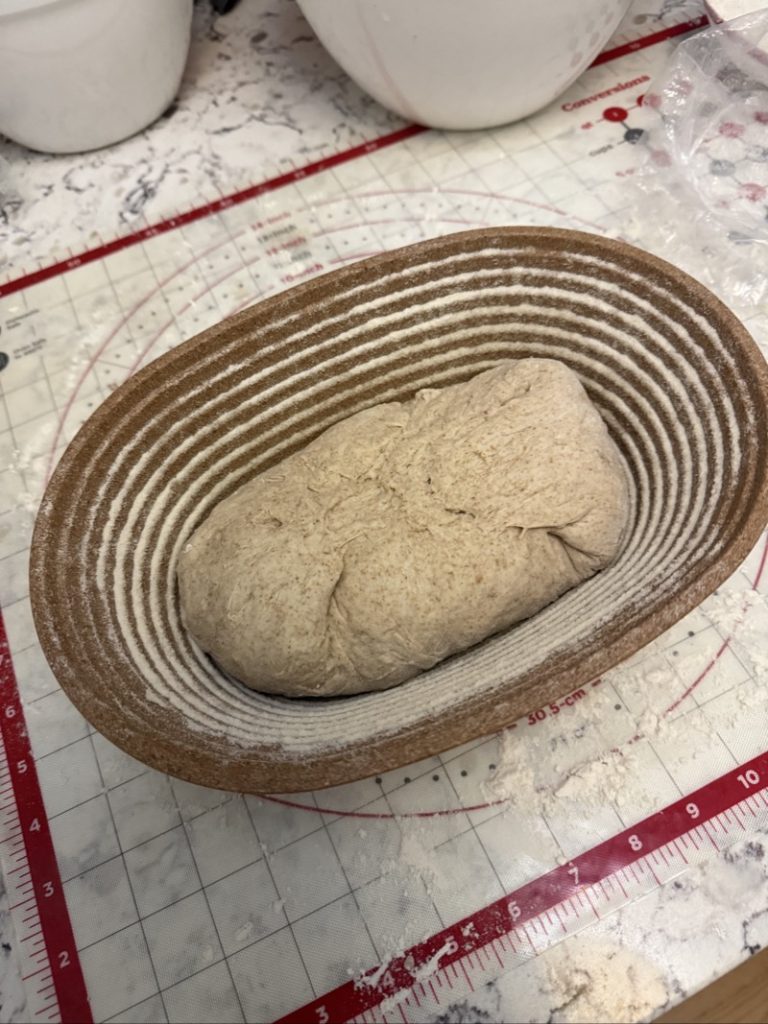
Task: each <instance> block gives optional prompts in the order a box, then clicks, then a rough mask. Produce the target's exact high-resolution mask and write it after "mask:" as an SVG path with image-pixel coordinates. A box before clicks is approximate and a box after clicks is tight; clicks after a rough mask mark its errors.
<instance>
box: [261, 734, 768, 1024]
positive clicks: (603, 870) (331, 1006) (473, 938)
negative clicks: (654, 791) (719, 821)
mask: <svg viewBox="0 0 768 1024" xmlns="http://www.w3.org/2000/svg"><path fill="white" fill-rule="evenodd" d="M767 787H768V752H766V753H764V754H760V755H759V756H758V757H755V758H753V759H752V760H751V761H748V762H747V763H746V764H743V765H739V767H738V768H734V769H733V770H732V771H730V772H727V773H726V774H725V775H723V776H721V777H720V778H719V779H715V780H714V781H712V782H709V783H707V785H705V786H702V787H701V788H700V789H697V790H695V792H693V793H689V794H688V795H687V796H685V797H683V798H682V799H680V800H678V801H676V802H675V803H673V804H670V806H669V807H665V808H664V809H663V810H661V811H657V812H656V813H655V814H652V815H650V816H649V817H647V818H644V819H643V820H642V821H640V822H638V823H637V824H636V825H633V826H632V827H631V828H628V829H625V830H624V831H623V832H620V833H619V834H618V835H616V836H613V837H612V838H611V839H608V840H606V841H605V842H604V843H600V844H599V845H598V846H595V847H593V848H592V849H591V850H588V851H587V852H586V853H583V854H581V856H579V857H574V858H573V859H572V860H571V861H570V862H569V863H568V864H563V865H561V866H560V867H557V868H555V869H554V870H552V871H550V872H548V873H547V874H546V875H542V876H541V878H536V879H534V880H533V881H531V882H528V883H527V884H526V885H523V886H522V887H521V888H519V889H517V890H516V891H515V892H511V893H509V894H508V895H507V896H504V897H502V898H501V899H499V900H496V901H495V902H494V903H491V904H490V906H487V907H484V908H483V909H482V910H478V911H477V912H476V913H474V914H470V915H469V916H468V917H465V918H463V919H462V920H461V921H458V922H457V923H456V924H453V925H451V926H450V927H448V928H446V929H444V930H443V931H441V932H439V933H438V934H437V935H433V936H432V938H430V939H427V941H426V942H423V943H420V944H419V945H416V946H413V947H412V948H411V949H410V950H408V952H407V953H405V954H404V955H403V956H401V957H397V958H396V959H395V960H393V961H392V962H391V963H390V964H389V965H388V967H387V972H386V979H387V984H386V987H385V986H383V985H382V987H375V986H366V985H365V984H363V985H360V984H359V982H358V983H356V982H354V981H349V982H346V983H345V984H343V985H340V986H339V987H338V988H336V989H333V990H332V991H331V992H328V993H327V994H326V995H324V996H321V997H320V998H318V999H315V1000H314V1001H313V1002H311V1003H307V1005H306V1006H302V1007H300V1008H299V1009H298V1010H295V1011H293V1012H292V1013H289V1014H286V1016H284V1017H281V1018H280V1020H279V1021H278V1022H277V1024H304V1022H306V1021H307V1020H332V1021H346V1020H350V1019H351V1018H353V1017H357V1016H358V1015H359V1014H362V1013H364V1012H365V1011H366V1010H370V1009H372V1008H373V1007H375V1006H378V1005H379V1004H380V1003H381V1002H383V1001H384V1000H385V999H387V998H389V997H390V996H392V995H394V994H395V993H398V992H402V991H404V990H406V989H411V988H412V987H413V985H414V983H415V980H414V971H418V969H419V968H420V967H423V966H424V965H425V964H427V963H428V962H429V961H430V960H431V959H432V958H433V957H434V956H435V955H436V954H437V953H439V952H440V951H443V955H442V956H441V957H440V961H439V963H440V969H441V970H442V969H444V968H446V967H448V966H449V965H452V964H454V963H456V962H459V963H460V966H461V967H462V969H463V968H464V963H463V961H464V958H465V957H466V956H467V954H468V953H472V952H474V951H475V950H477V949H480V948H481V947H484V946H487V945H488V944H489V943H491V942H493V940H494V939H497V938H499V937H500V936H506V935H508V934H510V933H511V932H513V931H514V930H515V929H517V930H518V932H520V929H523V934H524V935H525V936H527V937H528V941H529V942H530V943H531V947H532V948H533V951H534V952H536V949H535V946H534V944H533V942H532V940H531V938H530V934H529V932H528V929H527V928H526V927H525V925H526V924H527V922H529V921H530V922H533V919H534V918H538V917H539V916H541V915H543V914H545V913H546V912H547V911H548V910H550V909H551V908H552V907H555V906H557V905H558V904H561V903H563V902H564V901H565V900H568V899H569V898H570V897H572V896H574V895H576V894H580V893H581V892H582V891H583V887H584V886H592V885H596V884H597V883H598V882H600V881H601V880H602V879H603V878H605V877H606V876H608V875H611V874H614V873H615V872H618V871H621V870H622V869H623V868H626V867H631V868H634V865H635V863H636V862H637V861H640V860H644V858H647V857H648V855H649V854H650V853H653V852H654V851H655V850H658V849H659V848H660V847H662V846H665V845H667V844H668V843H674V842H675V841H676V840H678V839H680V838H681V837H682V836H684V835H686V834H687V833H690V832H691V831H692V829H701V830H702V831H704V832H706V823H707V822H709V821H710V820H711V819H713V818H716V817H717V816H718V815H719V814H722V812H723V811H726V810H728V809H729V808H731V807H733V806H734V805H736V804H738V803H740V802H741V801H743V800H744V799H745V797H747V796H748V795H749V793H750V792H752V793H756V792H758V791H761V790H763V789H765V788H767ZM706 834H707V835H709V833H708V832H706ZM710 839H711V836H710ZM713 845H714V842H713ZM716 848H717V847H716ZM717 849H719V848H717ZM645 863H648V861H647V860H646V861H645ZM574 867H576V869H577V872H578V874H577V877H578V879H579V883H580V884H579V885H578V886H577V885H576V884H575V883H574V878H573V868H574ZM654 877H656V875H655V873H654ZM657 881H658V879H657ZM406 962H407V963H408V967H406ZM378 970H379V968H375V969H372V970H371V971H369V972H368V976H372V975H373V974H374V973H375V972H376V971H378Z"/></svg>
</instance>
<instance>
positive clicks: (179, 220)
mask: <svg viewBox="0 0 768 1024" xmlns="http://www.w3.org/2000/svg"><path fill="white" fill-rule="evenodd" d="M706 24H708V19H707V17H706V15H702V17H700V18H695V19H693V20H691V21H685V22H682V23H681V24H680V25H672V26H671V27H669V28H664V29H661V30H660V31H658V32H653V33H652V34H651V35H647V36H643V37H642V38H641V39H636V40H634V42H631V43H622V44H621V45H620V46H615V47H613V48H612V49H610V50H604V51H603V52H602V53H601V54H599V55H598V56H597V57H596V58H595V59H594V60H593V61H592V64H591V65H590V67H593V68H594V67H597V66H598V65H600V64H607V63H608V61H612V60H616V59H617V58H619V57H625V56H626V55H627V54H629V53H635V52H636V51H638V50H644V49H646V48H647V47H649V46H655V45H656V44H657V43H661V42H664V40H666V39H673V38H674V37H675V36H679V35H683V34H684V33H686V32H692V31H693V30H694V29H697V28H703V27H704V26H705V25H706ZM425 131H428V129H427V128H424V127H423V126H422V125H417V124H410V125H406V126H405V127H403V128H398V129H397V131H394V132H390V133H389V134H388V135H382V136H381V137H380V138H378V139H371V140H370V141H369V142H363V143H361V144H360V145H359V146H353V147H351V148H350V149H346V150H343V151H342V152H340V153H334V154H333V155H332V156H327V157H323V158H322V159H321V160H316V161H314V162H313V163H310V164H307V165H306V166H304V167H298V168H295V169H294V170H292V171H287V172H286V173H285V174H279V175H277V176H276V177H274V178H268V179H267V180H266V181H263V182H260V183H259V184H256V185H249V186H248V187H247V188H244V189H240V190H239V191H238V192H233V193H232V194H231V195H227V196H221V197H220V198H219V199H214V200H213V201H212V202H210V203H204V204H203V205H202V206H196V207H194V208H193V209H191V210H187V211H185V212H184V213H179V214H176V215H175V216H173V217H168V218H166V219H165V220H161V221H159V222H158V223H157V224H151V225H147V227H144V228H140V229H139V230H138V231H134V232H132V233H131V234H128V235H123V236H122V237H120V238H115V239H113V240H112V241H111V242H105V243H103V244H102V245H98V246H95V247H94V248H93V249H86V250H85V251H84V252H82V253H78V254H76V255H74V256H70V257H69V258H68V259H66V260H60V261H59V262H57V263H52V264H51V265H50V266H47V267H41V268H40V270H34V271H31V272H30V273H29V274H23V275H22V276H21V277H17V278H15V279H13V280H11V281H6V282H5V283H4V284H0V298H3V297H4V296H6V295H12V294H14V292H18V291H21V290H22V289H24V288H29V287H30V286H31V285H34V284H40V283H41V282H42V281H47V280H49V279H50V278H52V277H57V276H59V275H60V274H66V273H67V271H69V270H75V269H76V268H77V267H82V266H85V265H86V264H88V263H93V262H95V261H96V260H100V259H104V257H105V256H109V255H111V254H112V253H115V252H120V251H121V250H122V249H127V248H129V247H130V246H132V245H137V244H138V243H140V242H145V241H147V240H148V239H150V238H154V237H155V236H156V235H162V234H165V233H166V232H168V231H173V230H175V229H176V228H179V227H183V225H185V224H191V223H192V222H193V221H197V220H202V219H203V218H204V217H209V216H211V215H212V214H216V213H221V212H222V211H223V210H226V209H228V208H229V207H230V206H237V205H239V204H240V203H244V202H246V201H247V200H249V199H255V198H256V197H257V196H260V195H264V194H266V193H267V192H274V191H275V190H276V189H279V188H282V187H283V186H285V185H292V184H295V183H296V182H297V181H301V180H302V179H303V178H309V177H312V176H313V175H315V174H319V173H320V172H321V171H327V170H329V169H330V168H332V167H338V166H339V165H340V164H344V163H347V162H348V161H350V160H355V159H356V158H357V157H360V156H366V155H368V154H369V153H375V152H376V151H377V150H379V149H384V148H385V147H387V146H392V145H394V144H395V143H398V142H403V141H404V140H405V139H410V138H412V137H413V136H415V135H420V134H421V133H422V132H425Z"/></svg>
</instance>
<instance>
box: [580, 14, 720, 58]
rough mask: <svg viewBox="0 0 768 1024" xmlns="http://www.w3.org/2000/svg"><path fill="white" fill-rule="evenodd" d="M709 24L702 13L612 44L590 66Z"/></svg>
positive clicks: (624, 55)
mask: <svg viewBox="0 0 768 1024" xmlns="http://www.w3.org/2000/svg"><path fill="white" fill-rule="evenodd" d="M708 24H709V18H708V17H707V16H706V14H702V15H701V17H700V18H692V19H691V21H683V22H681V23H680V24H679V25H672V26H671V27H670V28H662V29H660V30H659V31H658V32H654V33H652V34H651V35H649V36H643V38H642V39H636V40H635V41H634V42H633V43H622V44H621V46H614V47H613V49H612V50H603V52H602V53H601V54H599V55H598V56H597V57H595V59H594V60H593V61H592V63H591V65H590V67H593V68H596V67H597V66H598V65H600V64H607V63H608V61H609V60H616V58H617V57H626V56H627V54H628V53H635V52H636V51H637V50H644V49H646V47H648V46H655V45H656V43H663V42H664V40H665V39H674V38H675V36H682V35H685V33H686V32H693V31H695V29H697V28H704V26H705V25H708Z"/></svg>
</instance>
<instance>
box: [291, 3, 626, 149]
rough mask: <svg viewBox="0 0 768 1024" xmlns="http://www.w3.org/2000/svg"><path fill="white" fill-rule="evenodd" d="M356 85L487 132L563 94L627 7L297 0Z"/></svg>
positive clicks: (406, 112)
mask: <svg viewBox="0 0 768 1024" xmlns="http://www.w3.org/2000/svg"><path fill="white" fill-rule="evenodd" d="M297 2H298V4H299V6H300V7H301V9H302V11H303V12H304V14H305V16H306V17H307V20H308V21H309V22H310V24H311V25H312V27H313V29H314V30H315V32H316V33H317V35H318V36H319V38H320V41H321V42H322V43H323V45H324V46H325V48H326V49H327V50H328V51H329V53H330V54H331V56H333V57H334V58H335V59H336V60H337V61H338V62H339V64H341V66H342V67H343V68H344V70H345V71H346V72H347V74H349V75H350V76H351V77H352V78H353V79H354V80H355V82H357V84H358V85H359V86H360V87H361V88H363V89H365V91H366V92H368V93H370V95H371V96H373V97H374V98H375V99H377V100H378V101H379V103H382V104H383V105H384V106H385V107H389V109H390V110H394V111H395V112H396V113H398V114H401V115H402V116H403V117H405V118H407V119H408V120H409V121H416V122H418V123H419V124H424V125H430V126H431V127H434V128H458V129H461V128H490V127H492V126H494V125H499V124H505V123H507V122H508V121H515V120H517V119H518V118H521V117H526V116H527V115H528V114H532V113H533V112H534V111H535V110H538V109H539V108H541V107H543V106H546V104H547V103H550V102H551V101H552V100H553V99H555V97H556V96H559V95H560V93H562V92H563V91H564V90H565V89H567V88H568V86H569V85H570V84H571V82H573V81H574V79H575V78H577V77H578V76H579V75H580V74H581V72H582V71H583V70H584V69H585V68H586V67H587V66H588V65H589V63H590V62H591V61H592V60H593V58H594V57H595V56H596V55H597V54H598V53H599V51H600V50H601V48H602V47H603V45H604V44H605V43H606V42H607V40H608V39H609V38H610V36H611V34H612V33H613V31H614V29H615V28H616V26H617V25H618V23H619V21H620V20H621V18H622V16H623V14H624V13H625V12H626V10H627V8H628V7H629V4H630V0H534V2H531V0H297Z"/></svg>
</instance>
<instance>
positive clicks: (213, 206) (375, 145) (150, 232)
mask: <svg viewBox="0 0 768 1024" xmlns="http://www.w3.org/2000/svg"><path fill="white" fill-rule="evenodd" d="M425 131H427V129H426V128H423V127H422V126H421V125H418V124H410V125H406V126H405V127H404V128H398V130H397V131H394V132H390V133H389V134H388V135H382V136H381V138H378V139H372V140H371V141H370V142H363V143H361V144H360V145H359V146H353V147H352V148H351V149H346V150H344V151H343V152H341V153H334V154H333V155H332V156H327V157H323V159H322V160H316V161H314V163H311V164H307V165H306V166H305V167H299V168H296V169H294V170H292V171H287V172H286V173H285V174H279V175H277V177H275V178H268V179H267V180H266V181H262V182H260V183H259V184H258V185H249V186H248V188H244V189H240V191H238V192H233V193H232V194H231V195H228V196H222V197H221V198H220V199H214V200H213V202H210V203H205V204H204V205H203V206H196V207H195V208H194V209H192V210H187V211H186V212H185V213H179V214H176V216H174V217H168V218H167V219H166V220H161V221H160V222H159V223H158V224H152V225H148V226H147V227H145V228H140V229H139V230H138V231H134V232H132V233H131V234H130V235H123V236H122V237H121V238H115V239H113V240H112V241H111V242H105V243H104V244H103V245H98V246H95V247H94V248H93V249H87V250H86V251H85V252H82V253H79V254H78V255H76V256H71V257H70V258H69V259H66V260H60V261H59V262H58V263H52V264H51V265H50V266H48V267H42V268H41V269H40V270H33V271H32V272H31V273H29V274H24V275H23V276H22V277H18V278H16V279H15V280H13V281H7V282H6V283H5V284H0V298H3V297H4V296H5V295H12V294H13V293H14V292H18V291H21V290H22V289H23V288H29V287H30V286H31V285H34V284H40V282H41V281H47V280H48V279H49V278H51V277H57V276H58V275H60V274H66V272H67V271H68V270H75V269H76V268H77V267H83V266H85V265H86V264H87V263H93V262H95V261H96V260H100V259H104V257H105V256H110V255H111V254H112V253H115V252H120V251H121V250H122V249H127V248H129V247H130V246H132V245H136V244H138V243H139V242H146V241H147V240H148V239H150V238H154V237H155V236H156V235H163V234H165V233H166V232H168V231H174V230H175V229H176V228H180V227H183V226H184V225H185V224H191V223H192V222H193V221H196V220H202V219H203V218H204V217H210V216H211V215H212V214H215V213H221V212H222V211H223V210H226V209H228V208H229V207H230V206H237V205H239V204H240V203H244V202H246V201H247V200H249V199H255V198H256V197H257V196H261V195H265V194H266V193H267V192H274V191H275V189H278V188H282V187H283V186H285V185H293V184H295V183H296V182H297V181H301V180H302V179H303V178H309V177H312V175H315V174H319V173H320V172H321V171H327V170H329V169H330V168H331V167H338V166H339V165H340V164H345V163H347V162H348V161H349V160H355V159H356V158H357V157H360V156H366V155H367V154H369V153H375V152H376V151H377V150H379V149H384V148H385V147H386V146H392V145H394V143H396V142H402V141H403V140H404V139H410V138H412V137H413V136H414V135H419V134H421V132H425Z"/></svg>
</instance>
